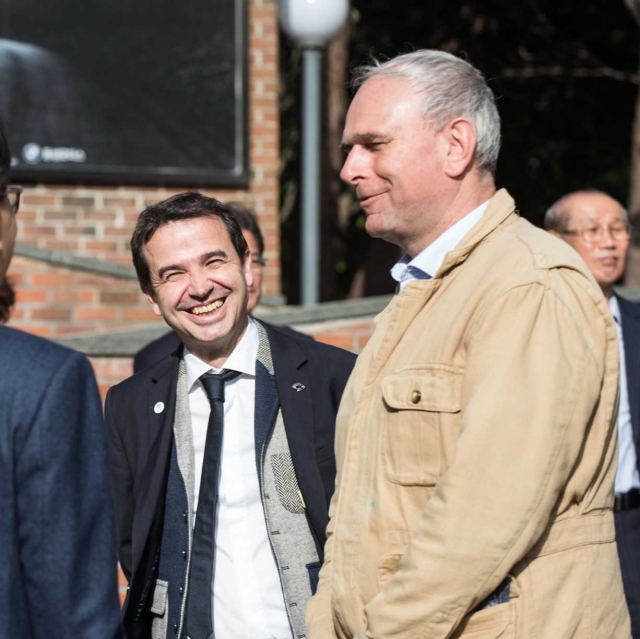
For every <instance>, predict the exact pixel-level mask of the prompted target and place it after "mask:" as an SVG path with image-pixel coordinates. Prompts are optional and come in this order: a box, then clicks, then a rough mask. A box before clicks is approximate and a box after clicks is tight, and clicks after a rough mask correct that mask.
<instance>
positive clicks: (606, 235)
mask: <svg viewBox="0 0 640 639" xmlns="http://www.w3.org/2000/svg"><path fill="white" fill-rule="evenodd" d="M598 244H599V245H600V246H616V240H615V239H614V237H613V233H612V232H611V229H610V228H609V227H608V226H604V227H602V228H601V229H600V238H599V239H598Z"/></svg>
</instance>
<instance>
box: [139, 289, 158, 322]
mask: <svg viewBox="0 0 640 639" xmlns="http://www.w3.org/2000/svg"><path fill="white" fill-rule="evenodd" d="M142 294H143V295H144V296H145V299H146V300H147V302H149V304H151V306H152V307H153V312H154V313H155V314H156V315H157V316H158V317H162V312H161V311H160V307H159V306H158V302H156V296H155V294H154V293H153V291H148V290H146V289H144V288H143V289H142Z"/></svg>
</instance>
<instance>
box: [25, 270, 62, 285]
mask: <svg viewBox="0 0 640 639" xmlns="http://www.w3.org/2000/svg"><path fill="white" fill-rule="evenodd" d="M31 284H32V285H33V286H69V285H70V284H71V275H70V274H69V273H59V272H55V271H51V272H49V273H33V275H31Z"/></svg>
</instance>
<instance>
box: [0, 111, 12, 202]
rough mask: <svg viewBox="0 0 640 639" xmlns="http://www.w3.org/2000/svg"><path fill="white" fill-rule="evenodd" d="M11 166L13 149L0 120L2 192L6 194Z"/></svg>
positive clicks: (0, 186)
mask: <svg viewBox="0 0 640 639" xmlns="http://www.w3.org/2000/svg"><path fill="white" fill-rule="evenodd" d="M10 166H11V151H10V149H9V140H7V134H6V133H5V131H4V125H3V124H2V120H0V194H4V191H5V189H6V188H7V185H8V184H9V167H10Z"/></svg>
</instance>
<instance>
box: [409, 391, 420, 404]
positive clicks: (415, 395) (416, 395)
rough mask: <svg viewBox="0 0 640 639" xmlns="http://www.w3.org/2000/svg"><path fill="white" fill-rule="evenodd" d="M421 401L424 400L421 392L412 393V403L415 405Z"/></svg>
mask: <svg viewBox="0 0 640 639" xmlns="http://www.w3.org/2000/svg"><path fill="white" fill-rule="evenodd" d="M421 399H422V393H420V391H419V390H414V391H411V401H412V402H413V403H414V404H417V403H419V402H420V400H421Z"/></svg>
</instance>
